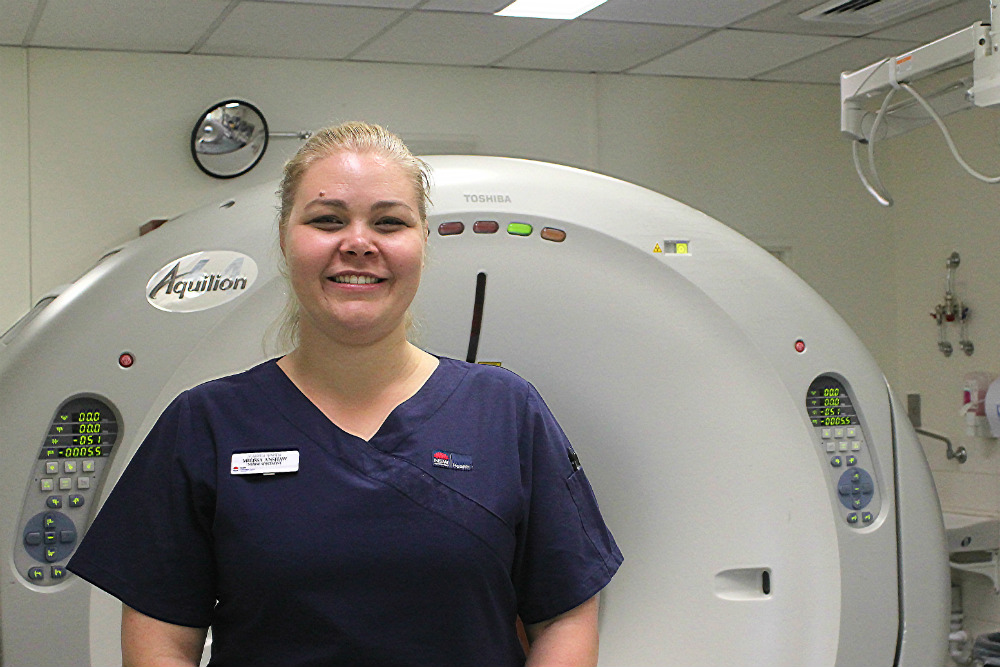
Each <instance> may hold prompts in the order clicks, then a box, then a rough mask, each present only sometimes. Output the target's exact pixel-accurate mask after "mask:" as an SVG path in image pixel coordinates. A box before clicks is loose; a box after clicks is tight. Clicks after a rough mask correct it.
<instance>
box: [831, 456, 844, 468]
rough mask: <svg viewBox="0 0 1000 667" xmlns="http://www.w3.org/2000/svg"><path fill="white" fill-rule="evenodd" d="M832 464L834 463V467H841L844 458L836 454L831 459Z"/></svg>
mask: <svg viewBox="0 0 1000 667" xmlns="http://www.w3.org/2000/svg"><path fill="white" fill-rule="evenodd" d="M830 465H832V466H833V467H834V468H839V467H840V466H842V465H844V460H843V459H842V458H840V457H839V456H834V457H833V458H832V459H830Z"/></svg>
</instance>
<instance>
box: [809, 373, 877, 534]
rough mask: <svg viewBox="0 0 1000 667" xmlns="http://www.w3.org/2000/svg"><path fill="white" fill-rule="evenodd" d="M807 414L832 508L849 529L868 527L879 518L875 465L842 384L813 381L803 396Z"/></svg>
mask: <svg viewBox="0 0 1000 667" xmlns="http://www.w3.org/2000/svg"><path fill="white" fill-rule="evenodd" d="M806 413H807V414H808V415H809V421H810V423H811V424H812V426H813V431H814V432H815V434H816V439H817V440H818V442H819V446H820V451H821V454H822V455H823V456H825V457H826V460H827V462H828V464H829V465H828V467H827V475H828V479H829V480H830V485H831V488H832V493H833V496H834V499H835V500H834V503H835V505H834V506H835V508H837V511H838V512H839V513H840V515H841V516H842V518H843V521H844V523H845V524H846V525H848V526H850V527H854V528H863V527H865V526H868V525H870V524H871V523H873V522H874V521H875V519H876V517H877V516H878V508H879V507H880V506H881V498H880V496H879V490H878V485H877V483H876V481H875V478H874V477H873V475H872V473H871V472H870V471H872V470H874V462H873V460H872V456H871V450H870V447H869V446H868V443H867V440H866V439H865V435H864V425H863V424H862V423H861V418H860V415H859V414H858V411H857V409H856V406H855V404H854V401H853V399H852V397H851V395H850V393H849V392H848V391H847V388H846V387H845V386H844V383H842V382H841V381H840V380H838V379H836V378H834V377H832V376H829V375H821V376H819V377H817V378H816V379H815V380H813V382H812V384H811V385H810V386H809V391H808V392H807V394H806Z"/></svg>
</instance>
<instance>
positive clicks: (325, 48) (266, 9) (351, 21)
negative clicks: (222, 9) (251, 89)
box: [198, 2, 403, 59]
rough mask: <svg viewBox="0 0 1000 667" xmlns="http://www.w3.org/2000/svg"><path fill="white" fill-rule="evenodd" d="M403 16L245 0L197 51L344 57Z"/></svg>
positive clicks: (384, 11) (398, 12)
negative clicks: (248, 0)
mask: <svg viewBox="0 0 1000 667" xmlns="http://www.w3.org/2000/svg"><path fill="white" fill-rule="evenodd" d="M402 15H403V12H401V11H397V10H391V9H367V8H360V7H326V6H320V5H309V4H285V3H281V4H278V3H263V2H244V3H242V4H240V5H238V6H237V7H236V9H235V10H233V12H232V13H231V14H230V15H229V16H227V17H226V20H225V21H223V22H222V25H220V26H219V28H218V29H217V30H216V31H215V32H214V33H212V35H211V36H210V37H209V38H208V40H206V42H205V44H204V45H202V47H201V48H199V49H198V52H199V53H206V54H221V55H241V56H259V57H274V58H317V59H324V58H334V59H336V58H346V57H347V56H348V55H349V54H350V53H351V52H352V51H354V50H356V49H357V48H358V47H360V46H361V45H362V44H364V43H365V42H366V41H368V40H369V39H371V38H372V37H374V36H375V35H377V34H378V33H379V32H381V31H382V30H384V29H385V28H387V27H388V26H389V25H390V24H391V23H392V22H393V21H395V20H396V19H398V18H399V17H400V16H402Z"/></svg>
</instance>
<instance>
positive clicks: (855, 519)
mask: <svg viewBox="0 0 1000 667" xmlns="http://www.w3.org/2000/svg"><path fill="white" fill-rule="evenodd" d="M857 522H858V515H857V514H855V513H854V512H851V513H850V514H848V515H847V523H849V524H851V525H852V526H853V525H854V524H856V523H857Z"/></svg>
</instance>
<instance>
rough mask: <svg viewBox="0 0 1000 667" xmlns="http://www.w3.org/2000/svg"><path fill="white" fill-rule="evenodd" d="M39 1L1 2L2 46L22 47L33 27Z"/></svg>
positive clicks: (6, 0)
mask: <svg viewBox="0 0 1000 667" xmlns="http://www.w3.org/2000/svg"><path fill="white" fill-rule="evenodd" d="M37 4H38V3H37V1H35V0H32V1H30V2H29V1H27V0H0V16H2V17H3V20H2V21H0V44H4V45H8V46H20V45H21V42H23V41H24V37H25V34H26V33H27V31H28V28H29V27H30V26H31V17H32V16H34V14H35V7H36V6H37Z"/></svg>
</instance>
